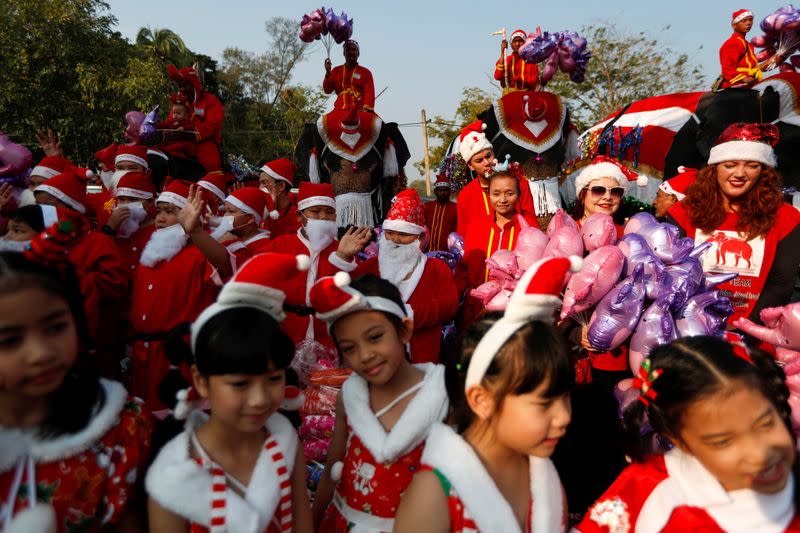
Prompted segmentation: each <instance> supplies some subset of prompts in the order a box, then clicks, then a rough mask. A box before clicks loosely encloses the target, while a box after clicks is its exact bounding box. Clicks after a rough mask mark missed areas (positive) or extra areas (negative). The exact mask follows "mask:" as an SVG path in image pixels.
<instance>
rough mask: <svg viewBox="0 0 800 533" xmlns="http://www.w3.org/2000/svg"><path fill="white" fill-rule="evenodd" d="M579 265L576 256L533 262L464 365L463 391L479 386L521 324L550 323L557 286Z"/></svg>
mask: <svg viewBox="0 0 800 533" xmlns="http://www.w3.org/2000/svg"><path fill="white" fill-rule="evenodd" d="M581 268H583V260H582V259H581V258H580V257H577V256H572V257H550V258H547V259H541V260H539V261H537V262H536V263H534V264H533V265H532V266H531V267H530V268H529V269H528V270H526V271H525V273H524V274H523V275H522V277H521V278H520V280H519V282H517V286H516V288H515V289H514V292H513V293H511V298H510V299H509V301H508V306H507V307H506V310H505V313H504V315H503V318H501V319H500V320H498V321H497V322H495V323H494V325H492V327H491V328H490V329H489V331H487V332H486V334H484V336H483V338H482V339H481V341H480V342H479V343H478V346H476V347H475V351H474V352H473V353H472V358H471V359H470V362H469V368H467V379H466V383H465V385H464V390H467V389H469V388H470V387H473V386H475V385H479V384H480V382H481V381H482V380H483V377H484V376H485V375H486V370H487V369H488V368H489V365H491V364H492V361H493V360H494V358H495V356H496V355H497V352H499V351H500V349H501V348H502V347H503V345H504V344H505V343H506V341H508V339H510V338H511V336H512V335H513V334H514V333H516V332H517V331H518V330H519V329H520V328H522V327H523V326H524V325H525V324H527V323H529V322H531V321H533V320H538V321H540V322H547V323H552V322H553V313H554V312H555V310H556V309H557V308H558V306H559V305H560V304H561V289H562V288H563V287H564V282H565V278H566V276H567V273H569V272H578V271H579V270H580V269H581Z"/></svg>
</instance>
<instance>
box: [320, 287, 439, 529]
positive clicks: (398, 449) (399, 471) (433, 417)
mask: <svg viewBox="0 0 800 533" xmlns="http://www.w3.org/2000/svg"><path fill="white" fill-rule="evenodd" d="M311 303H312V305H313V306H314V308H315V309H316V310H317V316H318V317H319V318H320V319H323V320H325V321H326V322H327V323H328V327H329V328H330V334H331V337H332V338H333V339H334V341H335V343H336V347H337V350H338V352H339V354H340V356H341V359H342V362H343V363H344V364H345V365H346V366H348V367H349V368H351V369H352V370H353V373H352V374H351V375H350V377H349V378H347V380H346V381H345V382H344V384H343V385H342V390H341V393H340V394H339V397H338V399H337V404H336V422H335V425H334V430H333V440H332V442H331V447H330V449H329V451H328V459H327V463H326V465H325V472H324V474H323V475H322V478H321V479H320V482H319V485H318V488H317V494H316V497H315V499H314V520H315V524H316V525H317V526H318V528H317V531H319V532H322V533H327V532H344V531H350V530H351V529H352V530H354V531H355V530H357V531H363V532H375V533H377V532H382V531H392V530H393V526H394V518H395V513H396V512H397V506H398V505H399V503H400V494H402V493H403V491H404V490H405V488H406V487H407V485H408V484H409V483H410V482H411V477H412V476H413V473H414V471H415V470H416V469H417V468H418V467H419V463H420V456H421V455H422V450H423V447H424V446H425V439H426V438H427V437H428V431H429V430H430V428H431V425H432V424H435V423H437V422H441V421H443V420H444V419H445V418H446V417H447V413H448V407H449V404H448V400H447V393H446V392H445V386H444V367H442V366H440V365H435V364H431V363H423V364H417V365H414V364H411V362H410V361H409V360H408V354H407V353H406V349H405V346H406V344H407V343H408V342H409V340H410V339H411V335H412V333H413V330H414V323H413V321H412V319H411V318H410V317H409V316H408V315H407V314H406V310H405V305H404V304H403V300H402V298H401V297H400V293H399V291H398V290H397V287H395V286H394V285H392V284H391V283H389V282H388V281H386V280H384V279H381V278H378V277H376V276H373V275H370V274H368V275H365V276H363V277H361V278H360V279H358V280H356V281H354V282H352V283H350V276H349V275H348V274H347V273H345V272H340V273H338V274H336V276H334V277H332V278H324V279H321V280H320V281H318V282H317V283H316V284H315V285H314V287H313V288H312V289H311ZM418 531H427V529H426V528H420V529H419V530H418Z"/></svg>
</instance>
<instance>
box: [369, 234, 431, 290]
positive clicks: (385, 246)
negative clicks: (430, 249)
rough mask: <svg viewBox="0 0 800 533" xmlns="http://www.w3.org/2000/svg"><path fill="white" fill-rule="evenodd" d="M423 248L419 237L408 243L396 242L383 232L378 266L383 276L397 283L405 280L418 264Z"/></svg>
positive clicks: (379, 246) (380, 240)
mask: <svg viewBox="0 0 800 533" xmlns="http://www.w3.org/2000/svg"><path fill="white" fill-rule="evenodd" d="M421 256H422V249H421V248H420V241H419V239H417V240H416V241H414V242H410V243H408V244H396V243H393V242H392V241H390V240H389V239H387V238H386V235H385V234H381V237H380V239H379V240H378V268H379V269H380V273H381V277H382V278H383V279H385V280H388V281H391V282H392V283H394V284H395V285H396V284H397V283H399V282H401V281H403V280H405V279H406V278H407V277H408V275H409V274H410V273H411V271H412V270H414V267H416V266H417V263H418V262H419V259H420V257H421Z"/></svg>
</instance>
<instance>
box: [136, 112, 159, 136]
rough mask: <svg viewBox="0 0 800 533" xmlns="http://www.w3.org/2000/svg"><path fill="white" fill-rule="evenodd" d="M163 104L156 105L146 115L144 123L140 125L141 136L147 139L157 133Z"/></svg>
mask: <svg viewBox="0 0 800 533" xmlns="http://www.w3.org/2000/svg"><path fill="white" fill-rule="evenodd" d="M160 107H161V106H160V105H158V104H157V105H156V106H155V107H154V108H153V109H152V110H151V111H150V112H149V113H148V114H146V115H145V116H144V120H143V121H142V125H141V126H139V138H140V139H142V140H147V139H149V138H150V137H152V136H153V135H155V133H156V130H157V129H158V110H159V108H160Z"/></svg>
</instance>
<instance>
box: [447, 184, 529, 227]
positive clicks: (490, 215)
mask: <svg viewBox="0 0 800 533" xmlns="http://www.w3.org/2000/svg"><path fill="white" fill-rule="evenodd" d="M456 206H457V208H458V209H457V215H456V216H457V218H458V224H457V227H458V233H459V234H460V235H461V236H462V237H466V232H467V229H468V228H469V226H470V225H471V224H472V221H473V220H476V219H480V220H486V221H491V220H493V219H494V211H493V210H492V204H491V203H490V202H489V191H488V188H487V189H484V188H483V187H481V183H480V181H479V180H478V178H475V179H473V180H472V181H470V182H469V183H467V185H466V186H465V187H464V188H463V189H461V192H459V193H458V198H456ZM517 213H519V214H521V215H523V216H525V218H526V219H529V220H533V221H534V222H535V218H536V211H535V210H534V208H533V197H532V196H531V188H530V186H529V185H528V183H527V182H520V184H519V200H518V201H517Z"/></svg>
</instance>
